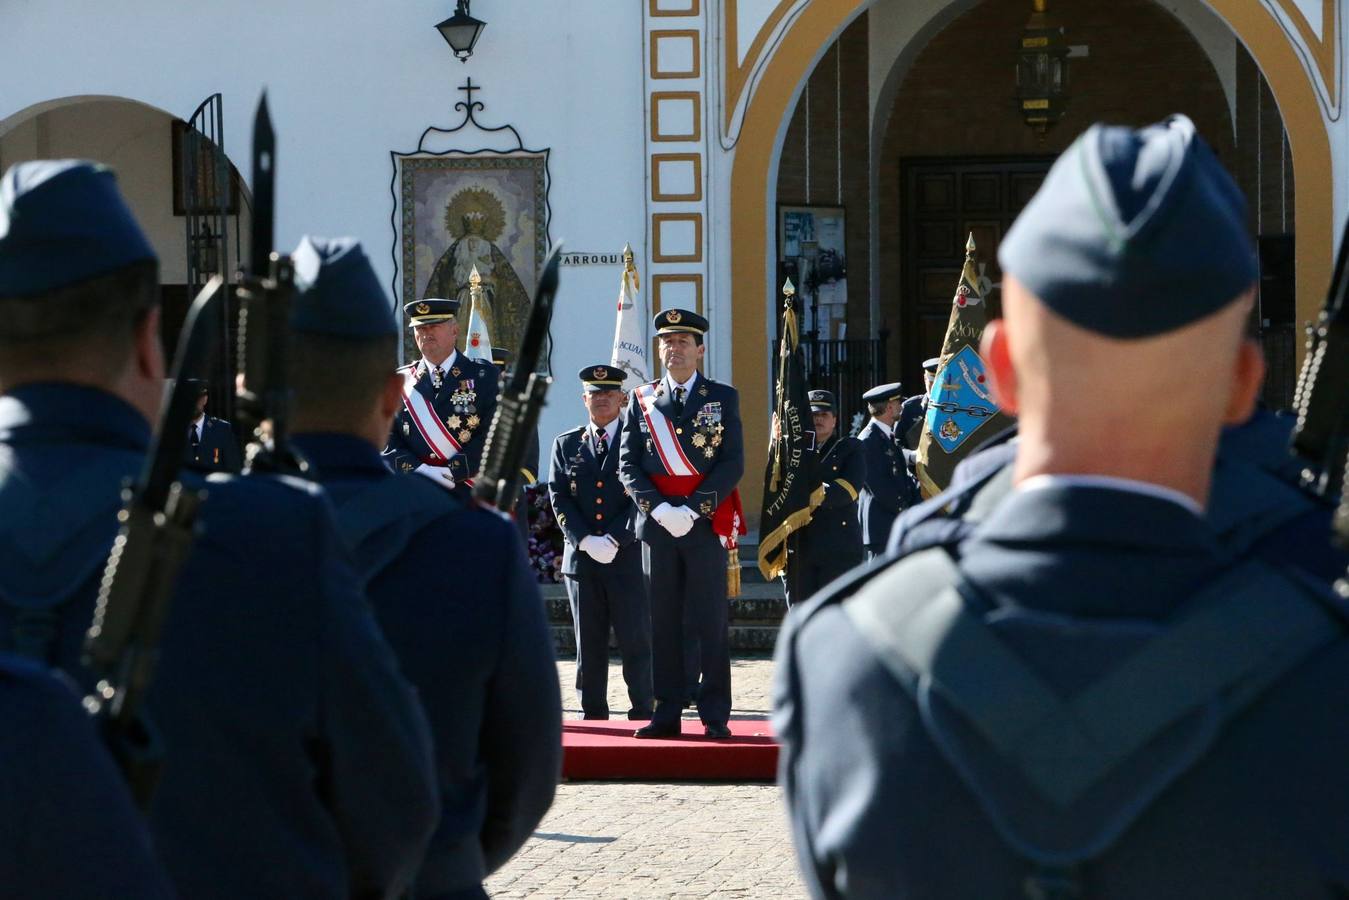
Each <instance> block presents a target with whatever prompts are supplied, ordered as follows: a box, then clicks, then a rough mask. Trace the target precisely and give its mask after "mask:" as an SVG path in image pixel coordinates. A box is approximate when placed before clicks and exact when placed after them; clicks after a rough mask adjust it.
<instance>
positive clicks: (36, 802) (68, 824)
mask: <svg viewBox="0 0 1349 900" xmlns="http://www.w3.org/2000/svg"><path fill="white" fill-rule="evenodd" d="M0 722H4V728H3V729H0V884H2V885H4V893H5V894H6V895H7V896H10V897H43V898H50V900H76V898H80V897H146V898H155V900H158V898H168V897H172V896H173V890H172V888H170V887H169V881H168V877H167V876H166V875H165V874H164V871H163V869H162V867H161V866H160V864H159V862H158V860H156V859H155V854H154V848H153V847H151V845H150V834H149V831H148V830H147V829H146V827H145V821H144V819H143V818H142V816H141V814H140V812H139V811H138V810H137V809H136V807H135V806H134V805H133V804H132V801H131V795H130V794H129V793H128V792H127V789H126V786H125V785H124V784H123V782H122V775H121V773H120V772H119V771H118V770H117V767H116V766H115V765H114V764H113V761H112V758H111V757H110V756H109V755H108V753H107V751H106V750H105V749H104V747H103V742H102V741H101V740H100V739H99V737H98V735H97V733H96V732H95V731H94V727H93V720H92V719H90V717H89V715H88V714H87V713H86V712H85V711H84V709H83V708H82V707H81V706H80V702H79V698H77V697H76V696H75V695H74V694H73V693H72V692H71V691H70V688H69V687H68V686H67V685H66V684H63V683H61V682H60V681H58V680H57V679H56V678H53V677H52V676H51V675H49V674H48V673H47V672H46V671H44V670H43V668H41V667H39V666H37V665H35V664H34V663H33V662H32V661H30V660H21V659H19V658H17V657H12V656H10V655H9V654H0Z"/></svg>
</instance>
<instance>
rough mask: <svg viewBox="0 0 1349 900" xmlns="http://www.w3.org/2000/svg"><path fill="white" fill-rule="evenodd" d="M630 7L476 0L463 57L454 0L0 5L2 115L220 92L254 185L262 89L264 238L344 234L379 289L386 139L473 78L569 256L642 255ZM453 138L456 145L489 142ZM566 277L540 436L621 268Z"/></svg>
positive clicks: (171, 107)
mask: <svg viewBox="0 0 1349 900" xmlns="http://www.w3.org/2000/svg"><path fill="white" fill-rule="evenodd" d="M642 6H643V4H642V3H638V2H631V0H630V2H623V3H615V2H613V0H530V2H529V3H528V4H527V7H526V5H525V4H520V3H505V2H488V0H479V2H478V3H476V4H475V5H474V7H473V12H474V14H475V15H476V16H477V17H478V18H480V19H483V20H485V21H486V22H487V27H486V29H485V30H484V32H483V35H482V37H481V39H480V41H479V43H478V47H477V51H476V53H475V54H474V56H473V58H472V59H470V60H469V61H468V62H467V63H460V62H459V61H457V60H456V59H454V57H453V55H452V53H451V51H450V49H449V47H448V46H447V45H446V44H445V42H444V40H443V39H442V38H441V37H440V34H439V33H438V32H437V31H436V30H435V27H434V26H435V24H436V22H438V21H440V20H441V19H444V18H446V17H448V16H449V15H450V14H451V13H452V12H453V10H454V3H453V2H452V0H402V2H398V3H371V2H368V0H361V2H358V0H324V2H320V0H286V2H284V3H279V2H275V0H236V2H233V3H229V4H206V3H200V2H190V0H189V2H182V0H128V2H124V3H116V4H112V3H107V2H105V0H66V2H61V3H56V2H47V0H43V2H35V0H29V2H18V3H12V2H11V3H5V4H4V9H3V20H4V30H3V34H2V35H0V42H2V44H0V46H2V47H3V52H0V85H3V88H0V132H3V130H4V128H5V124H4V123H5V120H6V119H8V118H9V117H11V116H14V115H15V114H17V113H19V112H21V111H23V110H25V109H26V108H28V107H30V106H32V105H34V104H39V103H43V102H45V101H50V100H53V99H57V98H62V97H68V96H73V95H90V94H96V95H111V96H116V97H124V98H128V99H132V100H137V101H140V102H142V103H146V104H149V105H151V106H154V107H158V108H159V109H162V110H166V111H168V112H171V113H173V114H175V115H177V116H180V117H186V116H188V115H189V114H190V113H191V112H192V111H193V110H194V109H195V108H196V107H197V105H198V104H199V103H200V102H201V101H202V100H203V99H204V98H205V97H206V96H208V95H209V94H211V93H214V92H217V91H219V92H221V93H222V94H223V95H224V103H225V150H226V152H227V153H228V154H229V156H230V157H231V159H232V160H233V161H234V163H235V164H236V165H237V166H238V168H239V170H240V172H242V173H243V174H244V177H245V178H246V179H247V178H249V176H250V172H249V169H250V162H249V159H248V156H249V154H248V147H249V141H250V135H251V130H252V118H253V109H254V104H255V103H256V101H257V98H258V96H259V93H260V92H261V90H262V88H263V87H264V86H266V88H267V90H268V97H269V103H270V105H271V110H272V117H273V120H274V122H275V125H276V130H277V172H278V176H277V177H278V189H277V195H278V196H277V203H278V210H277V222H276V241H277V244H278V245H279V246H280V247H282V248H287V247H291V246H294V244H295V243H296V242H297V241H298V239H299V237H300V235H301V234H303V233H305V232H316V233H320V234H322V233H327V234H354V235H356V236H358V237H360V238H361V239H362V241H363V242H364V243H365V244H366V246H367V248H368V250H369V253H370V255H371V257H372V259H373V260H374V262H375V265H376V267H377V270H378V272H379V274H380V277H381V279H382V280H383V281H384V283H386V284H388V283H389V282H390V281H391V279H392V277H393V262H392V259H391V256H390V250H391V247H392V243H393V232H392V231H391V229H390V225H389V214H390V209H391V203H392V201H391V198H390V195H389V179H390V175H391V166H390V161H389V152H390V151H392V150H399V151H407V150H412V149H414V148H415V146H416V144H417V140H418V138H419V137H420V135H421V133H422V131H423V130H424V129H425V128H426V127H427V126H428V125H433V124H434V125H441V126H450V125H454V124H456V123H458V122H459V121H460V119H461V114H459V113H456V112H455V111H454V109H453V106H454V104H455V102H456V101H458V100H460V99H461V98H462V94H460V93H459V92H458V91H457V90H456V87H457V86H458V85H460V84H462V83H463V80H464V78H465V76H470V75H471V76H472V78H473V80H474V82H475V83H476V84H480V85H482V87H483V90H482V91H481V92H479V93H478V94H477V99H479V100H481V101H482V102H484V103H485V104H486V107H487V108H486V110H485V111H484V112H482V113H480V114H479V116H478V118H479V121H482V122H483V123H485V124H504V123H510V124H513V125H515V126H516V128H518V129H519V130H520V132H521V135H522V137H523V138H524V141H525V144H526V145H527V146H529V147H534V148H538V147H545V146H547V147H551V148H552V151H553V152H552V159H551V163H550V168H551V176H552V192H551V196H550V200H551V205H552V211H553V219H552V224H551V234H552V236H553V238H554V239H556V238H559V237H565V238H566V239H567V241H568V245H569V246H570V247H571V248H572V249H576V250H608V251H617V250H621V249H622V247H623V244H624V242H625V241H630V242H631V243H632V245H633V249H634V251H635V252H636V253H637V257H638V259H639V260H642V261H644V260H645V258H646V254H647V248H646V247H645V246H644V235H645V228H644V206H643V196H644V195H643V191H644V184H645V173H644V171H643V168H644V166H643V163H644V157H643V149H642V129H643V128H644V113H643V92H642V53H643V52H644V48H643V47H642V46H641V41H640V36H641V11H642ZM465 141H466V143H465V144H463V145H456V146H457V147H458V148H459V149H465V150H473V149H478V148H479V146H481V145H482V143H484V142H483V141H482V140H480V138H479V137H478V136H472V135H471V136H468V137H466V138H465ZM470 142H471V143H470ZM164 145H165V147H167V138H166V139H165V143H164ZM643 269H645V266H643ZM643 274H645V271H644V272H643ZM564 275H565V278H564V280H563V282H562V287H561V290H560V292H559V296H558V306H557V318H556V321H555V324H554V335H555V337H556V339H557V340H556V345H557V346H556V350H555V351H554V356H553V363H554V371H555V372H556V373H557V375H558V387H557V388H556V389H555V391H556V392H555V394H554V398H555V399H554V403H553V405H552V408H551V409H549V410H546V411H545V413H544V420H543V424H542V426H541V430H542V432H543V434H544V435H545V436H546V437H551V435H552V434H554V433H556V432H558V431H561V430H562V429H563V428H564V427H568V426H569V424H570V423H573V422H574V421H575V420H577V419H578V418H579V417H580V416H581V405H580V401H579V400H578V399H576V392H575V391H574V390H573V388H574V387H575V385H576V384H577V382H576V381H575V372H576V371H577V370H579V369H580V368H581V367H582V366H583V365H585V364H587V363H591V362H593V361H595V360H596V359H601V360H603V359H607V358H608V355H609V351H610V343H611V340H612V336H613V309H614V300H615V297H616V296H617V290H618V275H619V272H618V269H617V267H578V268H571V269H567V270H566V271H565V273H564ZM645 283H646V280H645V278H644V279H643V284H644V285H645ZM546 446H547V445H546V444H545V447H546Z"/></svg>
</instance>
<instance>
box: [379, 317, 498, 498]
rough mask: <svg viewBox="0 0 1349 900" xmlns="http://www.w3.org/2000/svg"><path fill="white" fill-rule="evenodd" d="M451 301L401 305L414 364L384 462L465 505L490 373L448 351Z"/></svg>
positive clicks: (486, 415) (493, 398) (493, 379)
mask: <svg viewBox="0 0 1349 900" xmlns="http://www.w3.org/2000/svg"><path fill="white" fill-rule="evenodd" d="M458 312H459V301H458V300H439V299H436V298H427V299H425V300H414V301H412V302H411V303H405V304H403V318H404V319H405V321H406V322H407V325H408V327H409V328H411V329H412V336H413V339H414V340H415V341H416V342H417V349H418V350H420V351H421V353H422V358H421V359H419V360H417V361H416V362H413V363H408V364H407V365H406V366H403V367H402V368H401V369H399V370H398V371H399V372H400V373H401V374H402V375H403V378H404V382H405V383H404V386H403V408H402V409H400V410H399V411H398V415H396V416H395V417H394V420H393V427H392V428H391V429H390V430H389V440H388V443H387V444H386V445H385V447H384V459H385V461H386V462H388V464H389V466H390V467H391V468H393V469H394V471H397V472H416V473H417V474H418V475H424V476H425V477H427V478H430V479H431V480H432V481H434V482H436V483H438V484H440V485H442V486H443V487H448V488H450V489H454V488H455V487H456V486H458V488H459V492H458V496H459V498H460V499H461V500H464V501H465V502H467V501H468V499H469V497H470V496H471V493H470V491H469V489H468V486H467V484H466V482H468V481H469V479H471V478H472V477H473V476H474V475H476V474H477V473H478V468H479V467H480V466H481V465H482V451H483V445H484V444H485V443H486V441H487V427H488V426H489V425H491V424H492V414H493V413H494V412H495V411H496V403H497V389H498V383H499V382H498V372H497V368H496V366H494V365H492V364H491V363H489V362H482V361H479V360H476V359H469V358H468V357H467V356H464V355H463V354H462V353H460V352H459V351H458V350H456V349H455V341H457V340H458V339H459V320H458V319H457V318H455V316H456V314H457V313H458Z"/></svg>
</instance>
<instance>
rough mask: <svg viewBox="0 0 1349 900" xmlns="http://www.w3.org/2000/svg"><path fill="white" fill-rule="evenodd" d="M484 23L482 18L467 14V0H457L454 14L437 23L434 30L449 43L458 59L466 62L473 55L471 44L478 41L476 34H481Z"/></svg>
mask: <svg viewBox="0 0 1349 900" xmlns="http://www.w3.org/2000/svg"><path fill="white" fill-rule="evenodd" d="M486 25H487V23H486V22H484V21H483V20H482V19H475V18H473V17H472V16H470V15H469V14H468V0H458V3H457V5H456V6H455V8H454V15H452V16H450V17H449V18H448V19H446V20H445V21H444V22H441V23H440V24H438V25H437V26H436V30H437V31H439V32H440V36H441V37H443V38H444V39H445V43H447V44H449V45H450V49H451V50H453V51H454V55H455V56H457V57H459V61H460V62H468V58H469V57H470V56H472V55H473V46H474V45H475V44H477V43H478V35H480V34H482V30H483V28H484V27H485V26H486Z"/></svg>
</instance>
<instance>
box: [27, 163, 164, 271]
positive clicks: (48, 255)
mask: <svg viewBox="0 0 1349 900" xmlns="http://www.w3.org/2000/svg"><path fill="white" fill-rule="evenodd" d="M157 259H158V257H157V256H156V255H155V251H154V248H153V247H151V246H150V242H149V240H147V239H146V237H145V232H143V231H141V227H140V225H138V224H136V219H135V217H134V216H132V214H131V210H130V209H129V208H128V207H127V205H126V201H125V200H124V199H122V194H121V192H120V191H118V190H117V178H116V176H115V175H113V173H112V170H111V169H109V168H108V167H107V166H103V165H99V164H98V163H93V162H87V161H85V160H79V159H57V160H50V159H44V160H35V161H33V162H22V163H16V164H15V165H13V166H10V168H9V171H7V172H6V173H5V174H4V176H3V178H0V297H29V296H32V295H34V294H42V293H45V292H47V291H51V290H55V289H56V288H61V287H66V286H67V285H71V284H78V283H79V282H81V281H87V280H89V279H90V278H95V277H97V276H99V275H106V274H108V273H110V272H115V271H117V270H118V269H122V268H126V267H127V266H129V265H131V264H132V263H137V262H145V261H150V262H154V261H156V260H157Z"/></svg>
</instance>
